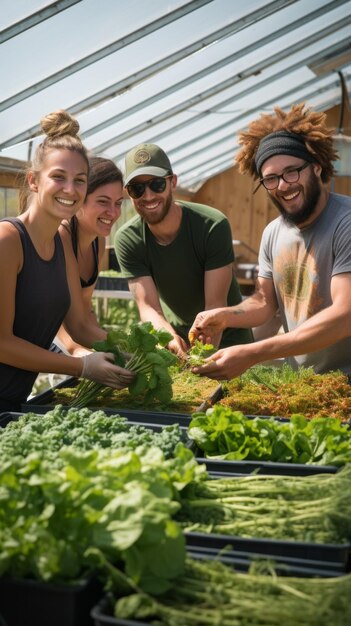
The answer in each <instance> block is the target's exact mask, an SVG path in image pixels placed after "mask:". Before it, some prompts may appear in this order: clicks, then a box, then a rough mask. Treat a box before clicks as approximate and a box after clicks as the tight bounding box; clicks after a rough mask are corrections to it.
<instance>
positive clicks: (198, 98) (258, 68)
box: [96, 16, 351, 152]
mask: <svg viewBox="0 0 351 626" xmlns="http://www.w3.org/2000/svg"><path fill="white" fill-rule="evenodd" d="M298 21H299V22H300V20H298ZM348 23H351V16H347V17H346V18H343V19H341V20H339V21H338V22H335V23H334V24H331V25H329V26H327V27H326V28H324V29H322V30H321V31H318V32H317V33H315V34H314V35H309V36H308V37H306V38H305V39H303V40H301V41H300V42H298V43H296V44H294V45H293V46H290V47H289V48H286V49H285V50H281V51H280V52H277V53H275V54H274V55H272V56H270V57H268V58H267V59H264V60H263V61H260V62H259V63H256V64H255V65H253V66H251V67H249V68H247V69H245V70H243V71H241V72H240V73H239V74H236V75H234V76H232V77H230V78H228V79H227V80H225V81H222V82H221V83H219V84H217V85H215V86H214V87H211V88H210V89H207V90H205V91H204V92H202V93H201V94H197V95H195V96H194V97H193V98H190V99H188V100H186V101H185V102H181V103H180V104H177V105H176V106H174V107H171V108H170V109H167V111H164V112H163V113H160V115H157V116H155V117H154V118H152V119H151V120H150V119H148V120H146V121H145V122H142V123H141V124H139V125H138V126H135V127H134V128H130V129H129V130H128V131H126V132H125V133H123V134H122V135H119V136H118V140H119V141H122V140H124V139H128V137H131V136H133V135H134V134H135V133H137V132H142V131H143V130H145V129H149V128H150V126H154V125H156V124H159V123H160V122H163V121H165V120H167V119H170V118H172V117H174V116H175V115H177V114H178V113H182V112H184V111H187V110H188V109H190V108H191V107H193V106H194V105H196V104H199V102H203V101H204V100H206V99H207V98H210V97H212V96H214V95H216V94H217V93H219V92H221V91H223V90H225V89H228V88H229V87H232V86H234V85H236V84H238V83H239V82H240V81H242V80H243V79H245V78H248V77H249V76H253V75H256V74H259V73H260V72H262V71H263V70H265V69H267V68H268V67H269V66H270V65H272V63H274V64H276V63H278V62H279V61H281V60H283V59H285V58H286V57H287V56H290V55H292V54H295V53H296V52H299V51H301V50H303V49H304V48H306V47H307V46H309V45H312V44H313V43H316V42H317V41H318V40H319V39H322V38H323V37H327V36H328V35H330V34H332V33H333V32H335V31H336V30H339V29H340V28H343V27H345V26H346V25H347V24H348ZM292 25H293V23H292V24H290V25H289V27H284V28H282V29H279V31H277V33H278V32H279V33H280V34H281V33H282V31H284V33H283V34H285V31H286V29H287V28H288V29H289V32H291V29H292ZM281 36H282V35H281ZM272 37H273V35H268V36H267V37H264V38H263V39H264V40H265V41H264V43H262V41H263V40H259V41H258V42H256V43H255V44H251V45H250V46H247V47H246V48H242V49H241V50H240V51H238V52H236V53H235V54H233V55H230V56H229V57H226V59H224V60H223V61H221V63H216V64H214V65H212V66H209V67H207V68H206V69H205V70H204V73H205V75H208V74H209V73H210V72H212V71H214V69H217V66H220V67H222V66H223V65H225V64H228V63H229V62H233V61H237V60H238V59H240V58H242V57H243V56H246V55H247V54H249V53H251V52H252V51H253V50H255V49H256V47H257V45H258V44H259V45H265V44H266V43H268V42H267V41H266V39H269V40H270V41H271V40H272ZM348 45H349V47H350V48H351V43H350V42H349V43H348ZM339 48H340V43H339V44H338V49H339ZM319 57H320V54H319ZM300 65H301V64H300ZM199 74H200V78H201V77H202V75H203V72H201V73H200V72H199ZM198 77H199V76H198V74H194V75H193V76H192V79H193V81H195V80H197V79H198ZM270 81H271V78H268V79H267V81H266V82H270ZM263 84H264V81H263V82H262V86H263ZM254 89H255V90H256V89H257V85H256V86H255V87H254ZM242 95H243V94H242V93H241V94H240V97H242ZM230 101H231V99H229V100H228V102H230ZM226 103H227V101H225V102H223V103H221V105H220V106H223V105H225V104H226ZM217 108H218V107H217ZM205 115H208V112H207V111H204V112H202V113H199V114H198V116H195V119H200V118H201V117H204V116H205ZM114 143H115V139H114V138H111V139H109V140H107V141H105V142H103V143H101V144H99V145H98V146H96V149H97V150H99V151H100V152H102V151H104V150H106V149H108V148H110V147H111V146H112V145H113V144H114Z"/></svg>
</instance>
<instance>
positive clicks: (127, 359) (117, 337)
mask: <svg viewBox="0 0 351 626" xmlns="http://www.w3.org/2000/svg"><path fill="white" fill-rule="evenodd" d="M170 339H171V335H170V333H168V332H166V331H165V330H164V329H160V330H156V329H155V328H154V327H153V326H152V324H151V322H144V323H141V322H140V323H138V324H134V325H133V326H132V327H131V329H130V331H129V332H128V333H126V332H124V331H122V330H116V331H109V332H108V334H107V338H106V340H105V341H98V342H96V343H95V344H94V345H93V348H94V350H100V351H103V352H111V353H113V354H114V357H115V363H116V365H119V366H121V367H125V368H126V369H129V370H130V371H132V372H134V373H135V378H134V380H133V382H132V383H131V384H130V385H129V386H128V390H129V393H130V394H131V395H133V396H140V395H141V394H143V395H144V398H145V402H146V403H147V402H149V401H150V400H151V399H153V398H157V399H158V400H160V401H162V402H167V401H168V400H170V399H171V397H172V380H171V377H170V375H169V372H168V368H169V366H170V365H172V364H173V363H175V362H176V357H175V356H174V355H173V354H172V353H171V352H169V350H167V349H166V348H164V347H163V346H166V345H167V344H168V343H169V341H170ZM112 391H113V390H112V389H111V387H107V386H106V385H102V384H100V383H96V382H94V381H91V380H86V379H84V380H81V381H80V383H79V385H78V387H77V388H76V393H75V396H74V398H73V400H72V402H71V406H76V407H79V408H82V407H85V406H88V405H89V404H90V405H91V404H94V400H95V399H96V398H97V396H100V397H101V396H103V397H104V398H107V397H109V396H110V395H111V394H112Z"/></svg>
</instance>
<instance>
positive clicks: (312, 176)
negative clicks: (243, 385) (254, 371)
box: [191, 104, 351, 380]
mask: <svg viewBox="0 0 351 626" xmlns="http://www.w3.org/2000/svg"><path fill="white" fill-rule="evenodd" d="M332 133H333V131H332V129H330V128H327V126H326V115H325V113H317V112H312V111H311V110H310V109H307V108H306V107H305V105H304V104H298V105H295V106H293V107H292V108H291V110H290V111H288V112H284V111H283V110H281V109H280V108H278V107H276V108H275V109H274V113H273V114H270V115H268V114H264V115H261V116H260V118H259V119H257V120H255V121H253V122H252V123H251V124H250V125H249V127H248V130H247V131H246V132H242V133H241V134H240V137H239V143H240V144H241V146H242V148H241V150H240V151H239V153H238V155H237V162H238V164H239V168H240V171H241V173H249V174H251V175H252V176H253V177H254V178H257V179H258V180H259V184H258V187H259V186H260V185H263V186H264V187H265V189H266V190H267V193H268V195H269V197H270V198H271V200H272V201H273V203H274V204H275V206H276V207H277V208H278V210H279V211H280V216H279V217H278V218H277V219H275V220H273V221H272V222H271V223H270V224H268V226H267V227H266V228H265V230H264V232H263V236H262V241H261V246H260V252H259V272H258V279H257V283H256V288H255V292H254V294H253V295H252V296H251V297H249V298H247V299H246V300H245V301H244V302H243V303H241V304H239V305H237V306H234V307H226V308H220V309H214V310H212V311H203V312H201V313H199V314H198V315H197V316H196V318H195V320H194V323H193V326H192V328H191V332H193V333H194V336H195V337H199V338H200V339H201V340H202V341H206V342H211V337H212V336H213V337H214V336H217V337H218V333H219V332H220V331H222V330H223V329H224V328H227V327H237V328H246V327H255V326H260V325H262V324H264V323H265V322H268V321H269V320H271V319H272V318H273V316H274V315H275V314H276V312H277V310H279V312H280V315H281V318H282V323H283V327H284V331H285V332H284V333H282V334H279V335H276V336H274V337H269V338H267V339H263V340H262V341H256V342H255V343H253V344H250V345H244V346H231V347H229V348H226V349H222V350H218V351H217V352H216V353H215V354H214V355H213V356H212V357H211V359H210V360H209V362H208V363H207V364H206V365H204V366H202V367H199V368H194V371H195V372H196V373H199V374H201V375H206V376H208V377H210V378H216V379H218V380H222V379H223V380H226V379H231V378H233V377H235V376H239V375H240V374H241V373H242V372H244V371H245V370H246V369H247V368H249V367H251V366H252V365H255V364H256V363H262V362H264V361H267V360H271V359H276V358H287V359H288V361H289V362H290V364H291V365H292V366H293V367H295V368H296V367H298V366H300V365H303V366H305V367H309V366H312V367H313V368H314V369H315V371H316V372H318V373H323V372H326V371H330V370H337V369H340V370H342V371H344V372H345V373H346V374H347V375H350V374H351V245H350V244H351V198H349V197H348V196H343V195H338V194H335V193H332V192H330V191H329V187H328V183H329V181H330V179H331V178H332V176H333V174H334V167H333V161H334V160H335V159H336V158H338V156H337V153H336V151H335V149H334V146H333V139H332ZM258 187H257V189H258Z"/></svg>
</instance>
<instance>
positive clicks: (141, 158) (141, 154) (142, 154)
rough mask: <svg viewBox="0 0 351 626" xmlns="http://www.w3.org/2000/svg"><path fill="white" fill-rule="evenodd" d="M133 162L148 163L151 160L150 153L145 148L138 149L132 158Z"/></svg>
mask: <svg viewBox="0 0 351 626" xmlns="http://www.w3.org/2000/svg"><path fill="white" fill-rule="evenodd" d="M133 161H134V163H139V164H140V163H148V162H149V161H151V154H150V152H148V151H147V150H145V149H141V150H138V151H137V152H136V153H135V155H134V159H133Z"/></svg>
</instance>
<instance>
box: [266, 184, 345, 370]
mask: <svg viewBox="0 0 351 626" xmlns="http://www.w3.org/2000/svg"><path fill="white" fill-rule="evenodd" d="M344 272H351V198H349V197H347V196H341V195H338V194H334V193H331V194H330V196H329V200H328V203H327V206H326V207H325V209H324V210H323V212H322V213H321V215H320V216H319V217H318V218H317V219H316V221H315V222H313V224H311V225H310V226H307V227H306V228H302V229H299V228H298V227H297V226H294V225H293V224H289V223H287V222H285V220H283V218H282V217H278V218H277V219H275V220H274V221H273V222H271V223H270V224H268V226H267V227H266V228H265V230H264V233H263V236H262V241H261V247H260V253H259V276H262V277H263V278H270V279H272V280H273V282H274V287H275V292H276V295H277V300H278V303H279V309H280V313H281V317H282V321H283V327H284V330H285V332H288V331H290V330H294V329H295V328H296V327H298V326H300V325H301V324H302V323H303V322H305V321H306V320H307V319H309V318H310V317H311V316H312V315H315V314H316V313H318V312H319V311H321V310H323V309H325V308H326V307H328V306H330V305H331V304H332V298H331V291H330V285H331V279H332V277H333V276H336V275H337V274H342V273H344ZM289 362H290V363H291V365H292V366H293V367H297V366H298V365H303V366H305V367H309V366H312V367H314V369H315V371H316V372H318V373H322V372H326V371H329V370H337V369H341V370H343V371H344V372H345V373H347V374H351V328H350V338H347V339H343V340H342V341H339V342H337V343H336V344H333V345H332V346H329V347H328V348H325V349H323V350H319V351H318V352H313V353H310V354H304V355H300V356H295V357H291V358H290V359H289Z"/></svg>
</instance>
